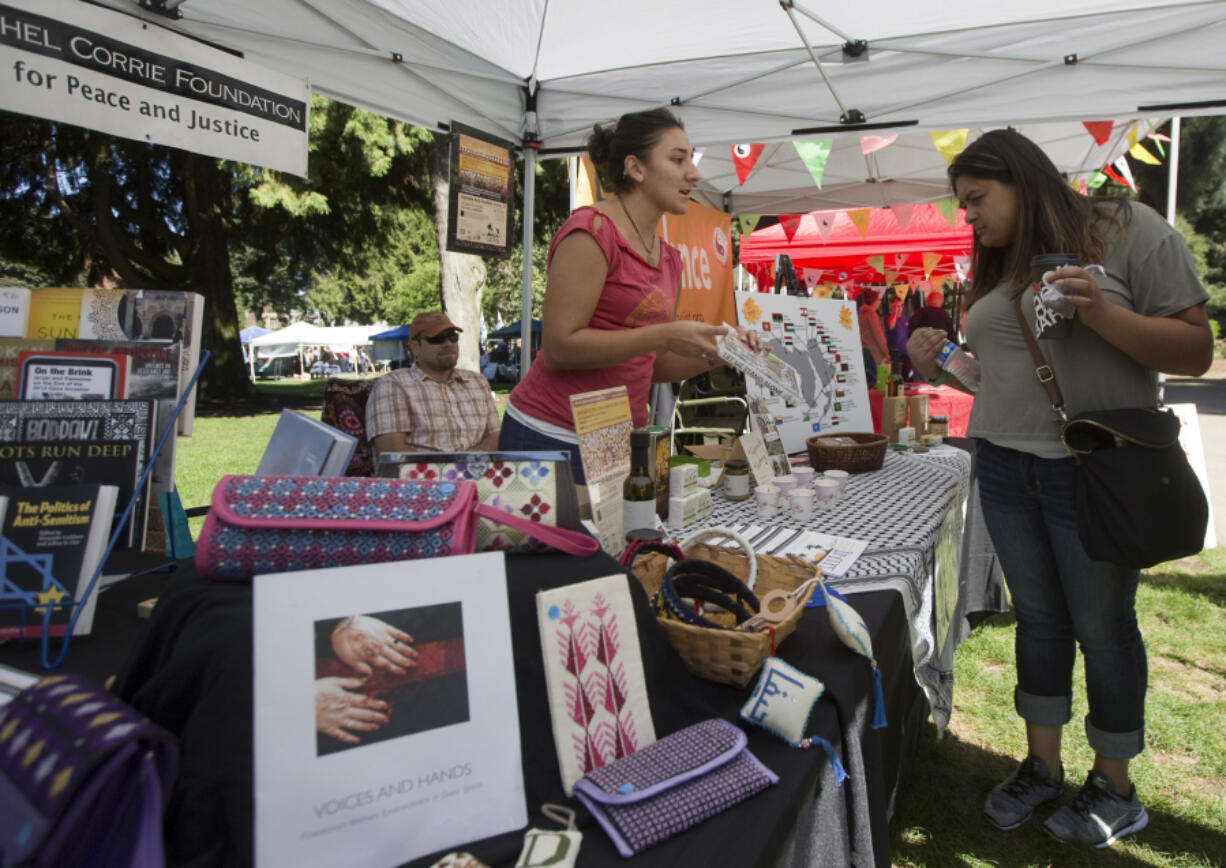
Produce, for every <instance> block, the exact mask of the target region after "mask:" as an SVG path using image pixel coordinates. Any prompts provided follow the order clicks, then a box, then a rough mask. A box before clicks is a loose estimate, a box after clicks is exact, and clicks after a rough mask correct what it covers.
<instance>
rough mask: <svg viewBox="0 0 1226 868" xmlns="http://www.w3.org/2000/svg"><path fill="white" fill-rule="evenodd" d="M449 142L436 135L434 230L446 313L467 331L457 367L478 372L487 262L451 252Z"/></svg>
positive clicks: (432, 187) (432, 182)
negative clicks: (482, 302) (449, 241)
mask: <svg viewBox="0 0 1226 868" xmlns="http://www.w3.org/2000/svg"><path fill="white" fill-rule="evenodd" d="M448 148H449V142H448V139H447V137H446V136H444V135H441V134H438V133H436V134H435V136H434V152H433V154H432V158H431V160H430V194H431V196H432V197H433V199H434V228H435V231H436V233H437V234H438V255H439V279H440V282H441V283H442V297H443V310H444V311H446V312H447V316H448V317H449V318H450V319H451V321H452V322H453V323H455V324H456V325H457V326H459V327H460V328H461V329H463V330H464V332H463V334H462V335H461V336H460V361H459V362H458V364H457V367H460V368H464V369H465V370H469V371H476V370H478V369H479V366H480V355H481V350H480V343H481V313H480V311H481V290H482V288H483V287H484V286H485V260H484V259H482V258H481V257H480V256H473V255H472V254H468V253H449V252H448V251H447V208H448V198H447V197H448V194H449V192H450V188H449V183H448V181H449V176H450V167H449V164H448Z"/></svg>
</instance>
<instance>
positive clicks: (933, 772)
mask: <svg viewBox="0 0 1226 868" xmlns="http://www.w3.org/2000/svg"><path fill="white" fill-rule="evenodd" d="M1016 763H1017V760H1016V759H1015V758H1013V757H1006V756H1001V755H999V754H995V753H992V752H990V751H986V750H984V749H983V748H981V747H978V746H976V745H973V744H970V743H968V742H964V741H960V740H959V739H958V738H956V737H955V736H953V735H951V734H948V733H947V734H946V735H945V737H944V738H942V739H941V740H939V741H938V740H937V739H936V730H935V729H934V727H933V726H932V724H931V723H929V724H928V725H927V727H926V731H925V733H924V735H923V737H922V738H921V742H920V747H919V751H918V753H917V754H916V756H915V759H914V760H913V762H912V766H911V771H910V773H909V774H908V777H907V780H906V782H905V784H904V785H903V787H902V791H901V792H900V794H899V796H898V799H897V801H896V803H895V806H894V818H893V820H892V821H891V823H890V850H891V856H892V858H891V862H892V863H893V865H894V866H916V868H921V866H922V868H943V866H951V865H981V864H988V865H995V866H999V868H1025V866H1061V868H1064V866H1074V868H1076V866H1101V865H1110V866H1142V865H1145V866H1157V865H1164V866H1165V865H1181V866H1216V865H1220V864H1221V863H1220V861H1218V860H1220V859H1221V854H1223V853H1226V834H1224V833H1223V832H1222V830H1220V829H1211V828H1206V827H1204V826H1198V825H1196V824H1194V823H1191V822H1189V821H1188V820H1187V819H1185V818H1183V817H1179V816H1176V815H1173V814H1169V813H1163V812H1160V811H1155V810H1152V809H1151V810H1149V826H1148V827H1146V828H1145V829H1144V830H1143V831H1141V832H1139V833H1137V834H1136V835H1135V836H1132V837H1131V838H1127V839H1125V840H1124V841H1122V842H1120V843H1117V844H1116V845H1114V846H1113V847H1110V848H1107V849H1103V850H1095V849H1092V848H1082V847H1078V846H1073V845H1068V844H1062V843H1060V842H1058V841H1055V840H1054V839H1052V838H1050V837H1049V836H1048V835H1047V833H1046V832H1044V831H1043V826H1042V822H1043V820H1044V819H1046V818H1047V817H1048V816H1049V815H1050V814H1051V813H1052V812H1053V811H1054V810H1055V807H1056V806H1054V805H1045V806H1043V807H1042V808H1040V809H1039V810H1038V811H1036V812H1035V813H1036V815H1035V818H1034V819H1032V820H1031V821H1030V822H1028V823H1026V824H1025V825H1024V826H1022V827H1020V828H1018V829H1014V830H1013V831H1012V832H1000V831H997V830H996V829H995V828H994V827H992V826H991V825H989V823H988V821H987V820H986V819H984V817H983V813H982V811H983V800H984V799H985V798H986V797H987V794H988V792H989V791H990V790H991V789H992V787H994V786H996V784H998V783H999V782H1000V781H1002V780H1004V779H1005V777H1006V776H1008V774H1009V773H1010V772H1011V771H1012V770H1013V768H1014V766H1015V765H1016ZM1082 783H1083V781H1082V780H1077V781H1073V780H1069V781H1068V782H1067V783H1066V785H1065V791H1064V794H1063V795H1062V797H1061V799H1060V802H1059V804H1064V803H1067V802H1068V801H1071V800H1072V798H1073V796H1074V795H1075V794H1076V792H1077V789H1078V788H1079V787H1080V786H1081V784H1082ZM1141 795H1142V799H1144V793H1142V794H1141Z"/></svg>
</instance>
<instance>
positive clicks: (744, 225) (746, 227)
mask: <svg viewBox="0 0 1226 868" xmlns="http://www.w3.org/2000/svg"><path fill="white" fill-rule="evenodd" d="M761 219H762V215H761V214H738V215H736V224H737V226H739V227H741V235H748V234H749V233H750V232H753V230H754V227H755V226H757V225H758V221H759V220H761Z"/></svg>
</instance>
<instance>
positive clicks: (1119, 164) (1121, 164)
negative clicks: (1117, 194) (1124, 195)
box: [1104, 156, 1141, 193]
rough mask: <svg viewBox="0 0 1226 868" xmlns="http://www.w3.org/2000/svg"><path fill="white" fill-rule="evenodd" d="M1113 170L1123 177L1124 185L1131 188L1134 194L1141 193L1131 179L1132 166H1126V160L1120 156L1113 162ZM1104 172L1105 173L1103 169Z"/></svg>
mask: <svg viewBox="0 0 1226 868" xmlns="http://www.w3.org/2000/svg"><path fill="white" fill-rule="evenodd" d="M1115 168H1116V169H1117V170H1118V171H1119V173H1120V174H1121V175H1123V176H1124V183H1125V184H1127V185H1128V186H1129V187H1131V188H1132V189H1133V190H1135V191H1136V192H1138V193H1139V192H1141V188H1140V187H1138V186H1137V182H1136V181H1134V180H1133V179H1132V166H1130V165H1128V158H1127V157H1123V156H1121V157H1120V158H1119V159H1118V160H1116V161H1115ZM1104 171H1106V170H1105V169H1104Z"/></svg>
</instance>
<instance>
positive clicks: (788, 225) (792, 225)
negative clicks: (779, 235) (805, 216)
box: [779, 214, 802, 241]
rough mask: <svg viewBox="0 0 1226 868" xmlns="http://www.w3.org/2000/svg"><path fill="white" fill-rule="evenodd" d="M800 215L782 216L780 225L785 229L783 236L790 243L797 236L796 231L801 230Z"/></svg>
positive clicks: (780, 216)
mask: <svg viewBox="0 0 1226 868" xmlns="http://www.w3.org/2000/svg"><path fill="white" fill-rule="evenodd" d="M801 216H802V215H800V214H780V215H779V225H780V226H782V227H783V235H784V237H785V238H787V240H788V241H791V240H792V239H793V238H794V237H795V236H796V230H797V229H799V228H800V218H801Z"/></svg>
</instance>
